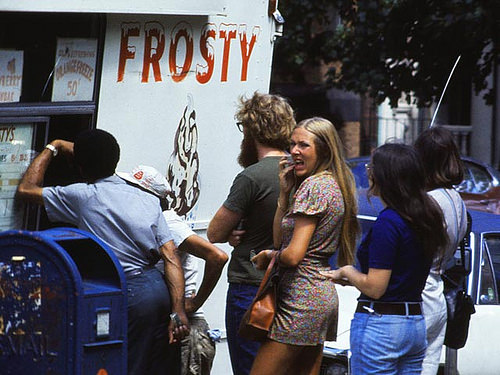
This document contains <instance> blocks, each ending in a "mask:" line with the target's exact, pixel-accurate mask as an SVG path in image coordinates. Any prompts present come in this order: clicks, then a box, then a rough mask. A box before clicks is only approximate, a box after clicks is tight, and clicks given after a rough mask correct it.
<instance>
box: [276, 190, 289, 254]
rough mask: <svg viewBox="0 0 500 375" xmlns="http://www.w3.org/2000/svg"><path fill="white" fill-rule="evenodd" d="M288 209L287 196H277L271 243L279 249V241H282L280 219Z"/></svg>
mask: <svg viewBox="0 0 500 375" xmlns="http://www.w3.org/2000/svg"><path fill="white" fill-rule="evenodd" d="M287 210H288V198H286V197H282V195H281V194H280V197H279V198H278V206H277V207H276V213H275V214H274V220H273V245H274V248H275V249H279V248H280V247H281V241H283V237H282V232H281V221H282V220H283V216H285V214H286V212H287Z"/></svg>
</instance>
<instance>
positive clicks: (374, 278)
mask: <svg viewBox="0 0 500 375" xmlns="http://www.w3.org/2000/svg"><path fill="white" fill-rule="evenodd" d="M321 274H322V275H323V276H325V277H327V278H329V279H332V280H333V281H334V282H337V283H339V284H346V281H347V283H349V284H351V285H354V286H355V287H356V288H357V289H358V290H359V291H360V292H361V293H363V294H365V295H367V296H368V297H370V298H373V299H379V298H380V297H382V296H383V295H384V294H385V291H386V290H387V286H388V285H389V280H390V278H391V274H392V270H384V269H378V268H370V269H368V273H367V274H366V273H362V272H359V271H358V270H357V269H356V268H354V266H344V267H341V268H339V269H336V270H331V271H324V272H321Z"/></svg>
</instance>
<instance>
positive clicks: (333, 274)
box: [319, 268, 352, 285]
mask: <svg viewBox="0 0 500 375" xmlns="http://www.w3.org/2000/svg"><path fill="white" fill-rule="evenodd" d="M319 273H320V275H323V276H325V277H326V278H327V279H330V280H332V281H333V282H334V283H335V284H339V285H352V284H351V283H350V282H349V280H348V279H347V278H346V277H345V276H344V275H343V272H342V269H340V268H339V269H336V270H329V271H320V272H319Z"/></svg>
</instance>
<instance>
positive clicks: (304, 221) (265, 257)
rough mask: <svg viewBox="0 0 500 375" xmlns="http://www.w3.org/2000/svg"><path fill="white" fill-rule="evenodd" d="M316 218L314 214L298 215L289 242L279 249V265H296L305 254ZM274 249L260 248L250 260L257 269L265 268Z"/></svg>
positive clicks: (274, 251) (314, 227)
mask: <svg viewBox="0 0 500 375" xmlns="http://www.w3.org/2000/svg"><path fill="white" fill-rule="evenodd" d="M317 221H318V219H317V218H315V217H314V216H298V217H297V218H296V219H295V227H294V229H293V236H292V240H291V241H290V244H289V245H288V246H287V247H286V248H284V249H283V250H282V251H281V254H280V257H279V263H280V265H282V266H284V267H297V266H298V265H299V263H300V262H301V261H302V259H304V256H305V255H306V251H307V247H308V246H309V242H311V238H312V236H313V234H314V230H315V229H316V224H317ZM274 253H276V250H262V251H260V252H259V253H258V254H257V255H256V256H254V257H253V258H252V259H251V261H252V262H254V264H255V266H256V267H257V269H259V270H265V269H266V268H267V266H268V264H269V262H270V261H271V258H272V257H273V255H274Z"/></svg>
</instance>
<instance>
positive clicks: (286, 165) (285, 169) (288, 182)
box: [279, 156, 295, 196]
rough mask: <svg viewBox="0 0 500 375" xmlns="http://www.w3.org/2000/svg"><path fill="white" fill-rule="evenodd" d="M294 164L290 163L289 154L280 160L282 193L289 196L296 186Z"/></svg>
mask: <svg viewBox="0 0 500 375" xmlns="http://www.w3.org/2000/svg"><path fill="white" fill-rule="evenodd" d="M294 168H295V165H294V164H290V162H289V161H288V157H287V156H283V157H282V158H281V160H280V162H279V179H280V193H283V194H284V195H286V196H288V195H289V194H290V192H291V191H292V189H293V187H294V186H295V173H294V171H293V170H294Z"/></svg>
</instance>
